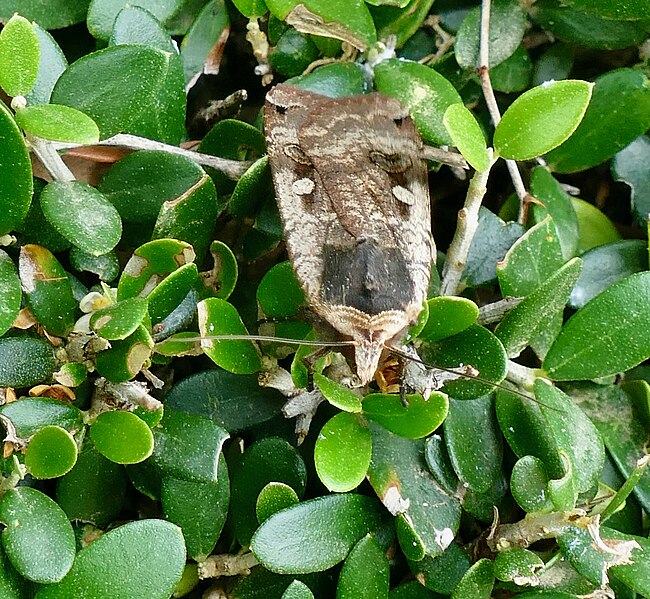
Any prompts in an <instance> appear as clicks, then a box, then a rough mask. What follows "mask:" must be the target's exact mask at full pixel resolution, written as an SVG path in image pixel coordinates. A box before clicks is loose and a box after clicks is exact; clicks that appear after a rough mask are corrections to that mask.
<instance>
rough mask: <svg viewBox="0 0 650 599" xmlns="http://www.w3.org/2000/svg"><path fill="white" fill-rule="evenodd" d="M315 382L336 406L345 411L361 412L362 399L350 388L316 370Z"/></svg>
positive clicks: (326, 397) (327, 398)
mask: <svg viewBox="0 0 650 599" xmlns="http://www.w3.org/2000/svg"><path fill="white" fill-rule="evenodd" d="M314 383H315V384H316V386H317V387H318V389H319V390H320V392H321V393H322V394H323V395H324V396H325V399H326V400H327V401H328V402H329V403H331V404H332V405H333V406H334V407H336V408H338V409H339V410H343V411H344V412H361V399H360V398H359V396H358V395H357V394H356V393H354V392H353V391H352V390H351V389H350V388H348V387H346V386H345V385H342V384H341V383H337V382H336V381H333V380H332V379H329V378H327V377H326V376H324V375H322V374H320V373H318V372H315V373H314Z"/></svg>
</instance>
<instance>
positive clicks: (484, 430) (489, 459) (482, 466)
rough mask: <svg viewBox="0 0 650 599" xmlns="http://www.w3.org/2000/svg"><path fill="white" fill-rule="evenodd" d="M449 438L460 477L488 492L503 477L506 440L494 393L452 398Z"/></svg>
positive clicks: (452, 460) (448, 444)
mask: <svg viewBox="0 0 650 599" xmlns="http://www.w3.org/2000/svg"><path fill="white" fill-rule="evenodd" d="M444 431H445V442H446V445H447V451H448V452H449V457H450V458H451V463H452V464H453V467H454V470H455V471H456V474H457V475H458V478H459V479H460V481H461V482H462V483H463V484H464V485H465V486H467V487H468V488H470V489H473V490H474V491H476V492H478V493H485V492H487V491H488V490H489V489H490V488H491V487H493V486H494V485H495V484H496V483H497V481H498V480H499V478H500V477H501V460H502V459H503V444H502V440H501V439H502V437H501V433H500V430H499V425H498V423H497V419H496V413H495V411H494V400H493V398H492V396H491V395H487V396H485V397H479V398H478V399H473V400H471V401H459V400H456V399H450V400H449V414H448V415H447V418H446V419H445V422H444Z"/></svg>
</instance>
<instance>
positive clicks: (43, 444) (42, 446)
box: [25, 426, 77, 478]
mask: <svg viewBox="0 0 650 599" xmlns="http://www.w3.org/2000/svg"><path fill="white" fill-rule="evenodd" d="M76 461H77V444H76V443H75V440H74V437H73V436H72V435H71V434H70V433H69V432H68V431H67V430H65V429H64V428H61V427H60V426H45V427H43V428H42V429H41V430H39V431H38V432H37V433H36V434H35V435H34V436H33V437H32V438H31V439H30V441H29V445H27V449H26V450H25V466H26V467H27V472H29V473H30V474H31V475H32V476H33V477H34V478H57V477H59V476H63V475H64V474H66V473H67V472H69V471H70V470H72V467H73V466H74V465H75V462H76Z"/></svg>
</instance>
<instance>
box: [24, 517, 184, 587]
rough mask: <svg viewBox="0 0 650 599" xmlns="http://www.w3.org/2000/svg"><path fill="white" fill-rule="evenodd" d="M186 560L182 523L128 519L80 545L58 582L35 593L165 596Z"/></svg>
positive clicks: (176, 579) (179, 576)
mask: <svg viewBox="0 0 650 599" xmlns="http://www.w3.org/2000/svg"><path fill="white" fill-rule="evenodd" d="M161 548H164V550H161ZM184 566H185V547H184V544H183V535H182V534H181V530H180V528H178V527H177V526H174V525H173V524H171V523H170V522H165V521H164V520H139V521H137V522H129V523H128V524H124V525H122V526H119V527H118V528H114V529H112V530H110V531H109V532H107V533H106V534H104V535H102V536H101V537H100V538H99V539H97V540H96V541H94V542H93V543H91V544H90V545H88V546H87V547H85V548H83V549H82V550H81V551H80V552H79V553H78V554H77V558H76V559H75V562H74V566H73V567H72V569H71V570H70V572H69V573H68V575H67V576H66V577H65V578H64V579H63V580H62V581H61V582H59V583H58V584H53V585H49V586H46V587H43V588H42V589H41V590H40V591H39V592H38V594H37V597H38V599H70V597H94V598H95V599H127V598H129V599H130V598H131V597H147V598H148V599H168V597H169V596H170V595H171V594H172V592H173V590H174V588H175V586H176V584H177V583H178V581H179V580H180V578H181V575H182V573H183V567H184ZM125 572H128V573H129V574H128V576H125V575H124V573H125Z"/></svg>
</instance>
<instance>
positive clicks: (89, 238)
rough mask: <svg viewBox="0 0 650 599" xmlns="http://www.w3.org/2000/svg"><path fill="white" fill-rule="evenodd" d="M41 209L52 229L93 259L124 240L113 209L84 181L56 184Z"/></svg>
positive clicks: (46, 191) (47, 189)
mask: <svg viewBox="0 0 650 599" xmlns="http://www.w3.org/2000/svg"><path fill="white" fill-rule="evenodd" d="M40 200H41V208H42V209H43V214H44V215H45V218H47V220H48V221H49V222H50V223H51V224H52V226H53V227H54V228H55V229H56V230H57V231H58V232H59V233H60V234H61V235H63V237H65V238H66V239H67V240H68V241H70V242H71V243H73V244H74V245H75V246H77V247H79V248H81V249H82V250H84V251H85V252H88V253H89V254H91V255H93V256H100V255H102V254H105V253H106V252H110V251H111V250H112V249H113V248H114V247H115V246H116V245H117V243H118V241H119V240H120V237H121V236H122V221H121V219H120V215H119V214H118V212H117V210H115V208H114V207H113V205H112V204H111V203H110V202H109V201H108V200H107V199H106V198H105V197H104V196H103V195H102V194H101V193H100V192H99V191H97V190H96V189H95V188H94V187H91V186H90V185H88V184H86V183H81V182H80V181H52V182H51V183H48V184H47V185H46V186H45V189H44V190H43V192H42V193H41V198H40Z"/></svg>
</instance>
